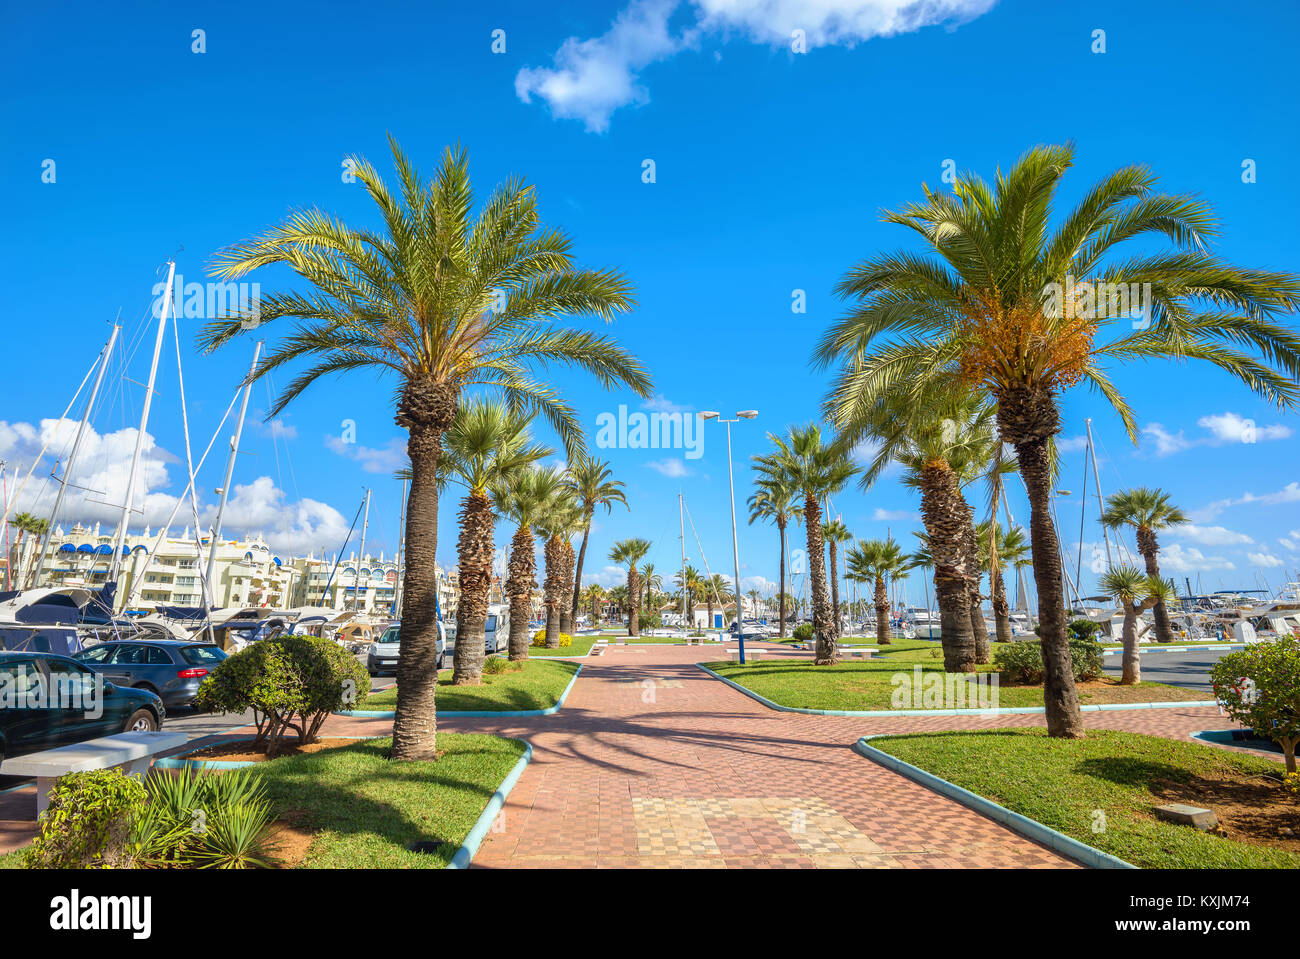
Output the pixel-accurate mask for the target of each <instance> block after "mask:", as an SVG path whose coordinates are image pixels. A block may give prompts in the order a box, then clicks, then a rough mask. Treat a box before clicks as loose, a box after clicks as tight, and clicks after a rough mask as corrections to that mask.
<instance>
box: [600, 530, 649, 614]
mask: <svg viewBox="0 0 1300 959" xmlns="http://www.w3.org/2000/svg"><path fill="white" fill-rule="evenodd" d="M648 552H650V541H649V540H648V539H621V540H619V541H618V542H617V543H615V544H614V547H613V548H612V549H611V550H610V551H609V561H610V562H611V563H618V564H620V565H622V564H627V599H628V604H629V605H628V613H627V634H628V635H629V636H636V635H638V634H639V633H640V632H641V629H640V623H639V622H638V620H639V619H640V616H639V615H638V614H639V612H640V610H639V609H638V608H637V607H639V606H640V605H641V581H640V578H639V576H638V573H637V568H636V567H637V564H638V563H640V562H641V560H643V559H645V555H646V553H648Z"/></svg>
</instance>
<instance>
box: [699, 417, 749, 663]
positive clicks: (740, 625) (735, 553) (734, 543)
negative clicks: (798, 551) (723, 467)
mask: <svg viewBox="0 0 1300 959" xmlns="http://www.w3.org/2000/svg"><path fill="white" fill-rule="evenodd" d="M721 415H722V414H721V413H718V412H717V411H716V410H703V411H702V412H701V413H700V417H701V418H702V419H706V420H713V419H716V420H718V422H719V423H726V424H727V485H728V486H729V487H730V488H731V557H732V559H733V561H734V562H735V567H736V580H735V583H734V585H735V588H736V638H737V639H738V640H739V641H740V663H741V665H742V666H743V665H744V664H745V616H744V610H743V608H742V607H741V605H740V541H739V540H738V538H737V536H736V478H735V476H734V475H733V474H732V471H731V424H732V423H739V422H740V421H741V420H752V419H753V418H754V417H755V416H757V415H758V410H741V411H740V412H739V413H737V414H736V418H735V419H734V420H724V419H720V418H719V417H721Z"/></svg>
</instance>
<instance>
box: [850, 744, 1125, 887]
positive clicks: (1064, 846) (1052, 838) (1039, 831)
mask: <svg viewBox="0 0 1300 959" xmlns="http://www.w3.org/2000/svg"><path fill="white" fill-rule="evenodd" d="M877 738H879V736H863V737H862V738H860V739H859V740H858V741H857V742H856V743H854V744H853V749H854V751H856V752H857V753H858V754H859V755H861V756H863V757H865V758H867V759H870V760H871V761H872V762H875V763H877V764H879V765H881V766H884V767H885V768H886V769H888V770H890V771H891V772H896V773H898V774H899V775H900V776H906V777H907V778H908V779H911V780H912V781H913V782H916V783H919V784H920V785H922V786H925V787H926V788H927V789H929V790H931V791H933V792H936V793H938V794H939V795H941V796H944V797H946V798H948V799H951V800H952V801H953V802H956V803H959V804H960V805H962V806H965V807H967V808H968V809H971V810H974V811H975V812H977V813H979V814H980V815H982V816H986V817H988V818H989V819H992V820H994V821H995V822H998V823H1001V824H1002V825H1004V826H1006V827H1007V828H1008V829H1010V830H1011V831H1012V832H1016V833H1019V834H1020V835H1022V836H1024V837H1025V838H1026V839H1031V840H1033V841H1034V842H1036V843H1039V844H1040V845H1043V846H1046V847H1047V848H1049V849H1051V850H1052V851H1053V852H1058V853H1060V854H1061V855H1063V856H1067V857H1069V858H1070V859H1073V860H1075V861H1076V862H1078V863H1081V864H1082V865H1085V866H1090V867H1092V868H1093V869H1137V868H1138V867H1137V866H1135V865H1133V864H1132V863H1131V862H1125V861H1124V860H1123V859H1120V858H1119V857H1118V856H1112V855H1111V854H1110V853H1108V852H1102V851H1101V850H1100V849H1097V848H1095V847H1094V846H1089V845H1088V844H1087V843H1082V842H1080V841H1079V840H1077V839H1072V838H1070V837H1069V836H1067V835H1065V833H1063V832H1057V831H1056V830H1055V829H1053V828H1051V827H1050V826H1044V825H1043V824H1042V823H1041V822H1038V821H1037V820H1036V819H1030V818H1029V817H1028V816H1022V815H1021V814H1020V813H1018V812H1012V811H1011V810H1010V809H1008V808H1007V807H1006V806H1002V805H999V804H998V803H995V802H993V800H991V799H985V798H984V797H983V796H980V795H978V794H976V793H973V792H971V791H970V790H969V789H963V788H962V787H961V786H958V785H956V784H955V783H950V782H948V780H946V779H941V778H939V777H938V776H936V775H934V773H928V772H926V771H925V770H924V769H921V768H920V767H918V766H913V765H912V764H911V763H907V762H904V761H903V760H901V759H899V758H898V757H897V756H891V755H890V754H889V753H887V752H883V751H882V750H879V749H876V748H875V747H874V746H872V745H870V744H869V743H868V740H870V739H877Z"/></svg>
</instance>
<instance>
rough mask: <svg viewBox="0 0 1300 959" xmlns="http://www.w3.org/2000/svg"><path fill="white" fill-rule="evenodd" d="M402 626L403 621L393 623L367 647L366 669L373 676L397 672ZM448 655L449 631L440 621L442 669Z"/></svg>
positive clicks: (439, 648)
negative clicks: (447, 631)
mask: <svg viewBox="0 0 1300 959" xmlns="http://www.w3.org/2000/svg"><path fill="white" fill-rule="evenodd" d="M401 628H402V624H401V623H393V624H392V625H391V626H389V627H388V628H387V629H386V630H384V632H383V635H381V636H380V637H379V638H378V639H377V640H375V641H374V642H373V643H371V644H370V646H369V647H368V648H367V649H366V670H367V671H368V672H369V673H370V675H371V676H378V675H379V674H380V673H390V672H391V673H394V674H395V673H396V672H397V658H398V654H399V653H400V651H401V643H400V642H399V638H400V635H401ZM446 656H447V633H446V631H445V630H444V629H443V628H442V623H439V624H438V659H437V665H438V668H439V669H442V663H443V660H444V659H445V658H446Z"/></svg>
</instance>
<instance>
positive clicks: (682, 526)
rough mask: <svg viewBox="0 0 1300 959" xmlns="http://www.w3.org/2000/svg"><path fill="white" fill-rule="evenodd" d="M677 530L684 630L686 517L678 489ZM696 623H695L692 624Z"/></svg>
mask: <svg viewBox="0 0 1300 959" xmlns="http://www.w3.org/2000/svg"><path fill="white" fill-rule="evenodd" d="M677 531H678V540H679V541H680V542H681V545H682V631H683V632H685V631H686V629H687V624H686V589H687V586H686V517H685V513H684V510H683V508H682V491H681V490H678V491H677ZM691 625H692V626H693V625H695V624H694V623H692V624H691Z"/></svg>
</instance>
